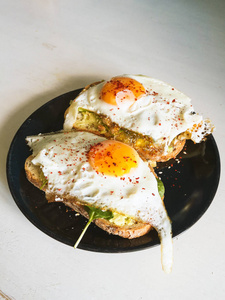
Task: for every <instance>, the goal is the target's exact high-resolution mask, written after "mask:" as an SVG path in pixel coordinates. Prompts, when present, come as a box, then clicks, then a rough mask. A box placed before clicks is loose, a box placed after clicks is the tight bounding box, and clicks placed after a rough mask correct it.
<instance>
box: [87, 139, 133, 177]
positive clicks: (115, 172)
mask: <svg viewBox="0 0 225 300" xmlns="http://www.w3.org/2000/svg"><path fill="white" fill-rule="evenodd" d="M88 159H89V163H90V165H91V166H92V167H93V168H94V170H95V171H96V172H97V173H102V174H104V175H110V176H116V177H117V176H123V175H124V174H127V173H129V172H130V170H131V169H132V168H136V167H137V166H138V162H139V156H138V154H137V152H136V151H135V150H134V149H133V148H132V147H130V146H128V145H126V144H123V143H121V142H117V141H114V140H106V141H103V142H101V143H98V144H96V145H94V146H92V147H91V149H90V151H89V153H88Z"/></svg>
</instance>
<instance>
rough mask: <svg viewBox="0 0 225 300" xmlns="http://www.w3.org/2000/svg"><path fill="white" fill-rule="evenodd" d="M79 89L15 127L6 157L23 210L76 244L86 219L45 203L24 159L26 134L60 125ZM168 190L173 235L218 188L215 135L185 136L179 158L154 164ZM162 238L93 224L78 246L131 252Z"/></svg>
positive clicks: (12, 186) (199, 211)
mask: <svg viewBox="0 0 225 300" xmlns="http://www.w3.org/2000/svg"><path fill="white" fill-rule="evenodd" d="M80 91H81V90H75V91H72V92H69V93H67V94H64V95H62V96H59V97H57V98H55V99H53V100H51V101H49V102H48V103H46V104H45V105H43V106H41V107H40V108H39V109H38V110H36V111H35V112H34V113H33V114H32V115H31V116H30V117H29V118H28V119H27V120H26V121H25V122H24V123H23V124H22V126H21V127H20V128H19V130H18V131H17V133H16V135H15V137H14V139H13V141H12V143H11V146H10V149H9V153H8V158H7V178H8V184H9V188H10V191H11V193H12V196H13V198H14V200H15V202H16V204H17V205H18V207H19V208H20V210H21V211H22V212H23V214H24V215H25V216H26V217H27V218H28V219H29V220H30V221H31V222H32V223H33V224H34V225H35V226H36V227H37V228H39V229H40V230H42V231H43V232H45V233H46V234H48V235H49V236H51V237H53V238H54V239H56V240H58V241H60V242H63V243H65V244H68V245H71V246H73V245H74V243H75V241H76V240H77V238H78V236H79V235H80V233H81V231H82V229H83V228H84V226H85V223H86V220H85V219H84V218H83V217H81V216H79V217H78V216H76V213H75V212H74V211H72V210H71V209H69V208H67V207H65V206H64V205H63V204H61V203H51V204H49V203H47V201H46V200H45V196H44V193H43V192H42V191H40V190H38V189H37V188H35V187H34V186H33V185H32V184H30V183H29V182H28V181H27V179H26V177H25V172H24V162H25V160H26V158H27V157H28V156H29V155H30V154H31V153H30V151H29V148H28V146H27V145H26V143H25V137H26V136H28V135H35V134H38V133H40V132H41V133H47V132H52V131H57V130H61V129H62V125H63V115H64V112H65V110H66V108H67V107H68V106H69V102H70V100H72V99H74V98H75V97H76V96H77V95H78V93H79V92H80ZM156 172H157V173H158V175H159V176H160V177H161V178H162V180H163V182H164V184H165V188H166V193H165V199H164V201H165V205H166V208H167V211H168V214H169V216H170V218H171V220H172V227H173V236H176V235H178V234H180V233H181V232H183V231H185V230H186V229H188V228H189V227H191V226H192V225H193V224H194V223H195V222H197V220H198V219H199V218H200V217H201V216H202V215H203V213H204V212H205V211H206V209H207V208H208V207H209V205H210V204H211V202H212V200H213V198H214V195H215V193H216V190H217V187H218V183H219V177H220V158H219V152H218V149H217V145H216V142H215V140H214V138H213V136H209V138H208V139H207V140H206V141H205V142H203V143H201V144H193V143H192V142H187V144H186V147H185V149H184V151H183V152H182V153H181V154H180V156H179V159H178V160H170V161H169V162H167V163H160V164H158V167H157V169H156ZM157 244H159V239H158V236H157V233H156V232H155V231H154V230H152V231H151V232H150V233H149V234H146V235H145V236H143V237H140V238H137V239H133V240H128V239H123V238H120V237H117V236H113V235H109V234H107V233H106V232H104V231H103V230H101V229H99V228H98V227H96V226H95V225H94V224H92V225H91V226H90V227H89V229H88V231H87V232H86V234H85V236H84V238H83V239H82V241H81V243H80V245H79V248H81V249H85V250H91V251H98V252H128V251H134V250H141V249H144V248H147V247H152V246H154V245H157Z"/></svg>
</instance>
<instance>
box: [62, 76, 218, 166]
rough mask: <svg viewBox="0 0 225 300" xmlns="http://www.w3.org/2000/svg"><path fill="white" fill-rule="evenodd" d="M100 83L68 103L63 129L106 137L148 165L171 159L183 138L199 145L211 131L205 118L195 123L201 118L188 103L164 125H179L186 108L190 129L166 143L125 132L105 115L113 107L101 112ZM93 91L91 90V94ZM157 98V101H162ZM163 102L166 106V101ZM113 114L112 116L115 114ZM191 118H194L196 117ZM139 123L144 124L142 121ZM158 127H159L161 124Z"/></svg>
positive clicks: (178, 93) (183, 143)
mask: <svg viewBox="0 0 225 300" xmlns="http://www.w3.org/2000/svg"><path fill="white" fill-rule="evenodd" d="M157 82H158V81H157ZM103 83H104V81H100V82H96V83H92V84H91V85H88V86H86V87H85V88H84V89H83V90H82V91H81V93H80V94H79V95H78V97H77V98H76V99H75V100H74V101H72V102H71V105H70V106H69V107H68V109H67V110H66V111H65V115H64V117H65V121H64V129H65V130H71V129H75V130H81V131H88V132H90V133H94V134H96V135H99V136H103V137H106V138H107V139H114V140H117V141H120V142H123V143H126V144H128V145H130V146H131V147H133V148H134V149H135V150H136V151H137V152H138V153H139V155H140V156H141V157H144V158H145V159H147V160H150V161H152V162H165V161H168V160H170V159H172V158H175V157H176V156H177V155H178V154H179V153H180V152H181V151H182V149H183V147H184V145H185V143H186V140H187V139H192V140H193V141H194V142H201V141H202V140H204V139H205V137H206V136H207V135H208V134H210V133H211V132H212V131H213V129H214V126H213V125H212V124H211V122H210V121H209V120H208V119H206V120H202V121H201V122H199V120H201V116H199V115H197V114H195V113H194V112H193V111H190V110H191V107H192V106H191V105H190V104H188V106H186V104H184V106H183V107H181V110H180V116H179V117H178V116H176V118H177V119H176V120H175V121H174V120H173V121H174V122H175V123H174V124H172V125H170V124H168V127H170V126H171V128H172V127H173V128H174V127H176V126H177V128H178V127H179V124H181V122H182V118H183V115H185V114H187V113H186V112H185V113H184V112H183V111H185V110H186V109H187V108H186V107H189V108H188V109H189V111H188V114H189V115H188V117H186V118H187V119H188V118H189V119H191V120H192V121H191V123H190V124H191V127H190V128H189V129H188V130H187V129H185V131H179V130H178V131H177V132H178V134H177V135H176V136H175V137H174V138H173V139H172V140H170V139H169V142H168V140H167V138H168V137H161V138H160V139H158V140H154V139H153V138H152V136H151V135H146V134H142V133H139V132H137V130H136V131H135V130H132V129H131V128H129V129H128V128H127V127H126V126H125V127H122V126H119V124H118V123H116V122H115V121H113V120H112V117H113V115H112V114H111V117H110V116H109V115H110V114H109V112H110V110H111V111H112V110H113V108H112V107H113V106H110V107H111V108H110V107H109V108H107V109H106V107H105V108H104V111H105V113H102V112H101V102H102V101H101V100H99V99H100V98H99V97H100V96H99V94H100V92H99V91H100V88H101V86H103ZM157 84H158V83H157ZM160 84H161V83H160ZM163 84H164V83H163ZM166 88H170V90H173V91H172V93H173V92H174V93H175V91H174V90H175V89H174V88H172V87H170V86H169V85H166ZM93 89H95V90H94V91H93ZM154 93H155V95H156V97H159V96H157V95H158V93H156V92H153V94H151V96H152V97H153V96H154ZM165 95H166V96H165V99H167V97H171V94H169V92H167V91H166V94H165ZM174 95H175V96H177V97H178V98H179V97H180V98H181V99H183V98H185V97H186V96H185V95H184V94H182V93H180V92H179V91H177V90H176V93H175V94H174ZM163 96H164V95H163V94H162V97H163ZM175 96H174V97H175ZM160 97H161V96H160ZM160 97H159V99H161V98H162V97H161V98H160ZM79 99H81V100H79ZM168 99H169V98H168ZM99 101H100V102H99ZM160 101H161V100H160ZM174 101H175V99H174V100H172V101H171V100H170V103H171V102H174ZM185 101H186V102H188V101H190V99H189V98H187V97H186V98H185V100H184V102H185ZM167 102H168V103H169V101H167ZM76 103H78V104H76ZM96 103H98V108H95V107H94V106H95V105H96ZM104 105H105V104H104ZM160 105H161V104H160ZM171 105H174V103H171ZM180 105H181V104H180V103H178V104H177V107H179V106H180ZM107 110H109V111H108V113H106V111H107ZM163 114H164V113H163ZM171 114H172V112H171ZM114 115H116V112H115V114H114ZM193 115H195V116H196V117H195V116H193ZM126 116H128V114H126V115H124V116H122V117H121V118H124V119H125V120H126ZM163 116H164V115H163ZM153 117H154V116H153ZM155 118H156V119H157V118H159V115H157V116H156V117H155ZM163 118H164V117H163ZM140 119H141V116H139V120H140ZM178 120H179V121H178ZM193 120H196V122H197V123H196V124H194V126H193V122H194V121H193ZM134 122H135V121H134ZM143 122H146V120H145V121H143ZM155 122H157V121H155ZM159 124H160V125H161V123H159ZM162 125H163V123H162ZM181 126H182V125H181ZM192 126H193V127H192ZM145 127H146V128H147V127H148V124H145ZM159 127H163V126H159ZM158 130H159V131H160V128H159V129H158Z"/></svg>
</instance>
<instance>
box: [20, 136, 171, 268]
mask: <svg viewBox="0 0 225 300" xmlns="http://www.w3.org/2000/svg"><path fill="white" fill-rule="evenodd" d="M26 141H27V143H28V146H29V147H30V149H31V150H32V153H31V155H30V156H29V157H28V158H27V159H26V162H25V172H26V176H27V179H28V180H29V181H30V182H31V183H32V184H33V185H35V186H36V187H37V188H39V189H40V190H43V191H44V192H45V196H46V199H47V200H48V201H49V202H52V201H60V202H63V203H64V204H65V205H66V206H69V207H71V208H72V209H74V210H75V211H77V212H79V213H80V214H81V215H83V216H84V217H86V218H87V219H89V220H90V219H91V220H93V221H94V223H95V224H96V225H97V226H98V227H100V228H101V229H103V230H105V231H106V232H108V233H109V234H114V235H119V236H121V237H123V238H128V239H132V238H137V237H140V236H142V235H145V234H147V233H148V232H149V231H150V230H151V229H153V228H154V229H156V231H157V232H158V235H159V238H160V241H161V256H162V267H163V270H164V271H165V272H170V271H171V268H172V260H173V258H172V257H173V255H172V229H171V222H170V219H169V217H168V214H167V212H166V208H165V205H164V203H163V197H164V187H163V184H162V182H161V181H160V180H159V179H158V178H157V176H156V174H155V173H154V170H153V169H152V168H151V166H150V165H149V163H148V162H147V161H145V160H144V159H143V158H141V157H140V156H139V154H138V152H137V151H136V150H135V149H134V148H132V147H130V146H129V145H127V144H125V143H122V142H120V141H115V140H108V139H106V138H105V137H102V136H99V135H95V134H93V133H89V132H85V131H75V130H73V131H60V132H57V133H50V134H39V135H36V136H28V137H27V138H26ZM93 214H95V218H93Z"/></svg>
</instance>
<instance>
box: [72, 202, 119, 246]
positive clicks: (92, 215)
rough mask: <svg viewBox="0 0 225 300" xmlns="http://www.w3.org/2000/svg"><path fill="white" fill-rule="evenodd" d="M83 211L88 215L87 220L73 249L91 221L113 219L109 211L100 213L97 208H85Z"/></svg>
mask: <svg viewBox="0 0 225 300" xmlns="http://www.w3.org/2000/svg"><path fill="white" fill-rule="evenodd" d="M84 208H85V210H86V211H87V212H88V215H89V220H88V222H87V224H86V226H85V227H84V229H83V231H82V232H81V235H80V236H79V238H78V240H77V241H76V243H75V245H74V248H77V246H78V244H79V243H80V241H81V239H82V237H83V236H84V234H85V232H86V231H87V229H88V227H89V225H90V224H91V222H92V221H94V220H95V219H100V218H101V219H106V220H110V219H112V218H113V213H112V212H111V211H110V210H106V211H102V210H101V209H99V208H96V207H93V206H88V205H87V206H85V207H84Z"/></svg>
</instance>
